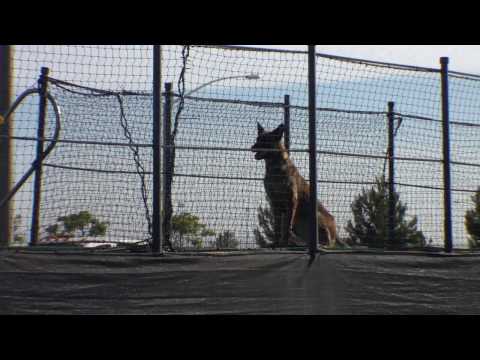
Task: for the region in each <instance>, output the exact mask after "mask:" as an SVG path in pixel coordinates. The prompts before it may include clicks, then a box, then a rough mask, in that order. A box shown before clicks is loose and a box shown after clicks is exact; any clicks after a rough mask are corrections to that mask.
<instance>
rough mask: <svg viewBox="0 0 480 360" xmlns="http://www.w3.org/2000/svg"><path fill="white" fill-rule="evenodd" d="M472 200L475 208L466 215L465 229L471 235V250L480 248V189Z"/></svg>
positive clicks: (469, 240)
mask: <svg viewBox="0 0 480 360" xmlns="http://www.w3.org/2000/svg"><path fill="white" fill-rule="evenodd" d="M471 199H472V201H473V204H474V208H473V209H470V210H467V212H466V214H465V227H466V229H467V232H468V234H469V235H470V236H469V238H468V244H469V245H470V248H477V247H480V187H478V189H477V191H476V192H475V195H473V196H472V198H471Z"/></svg>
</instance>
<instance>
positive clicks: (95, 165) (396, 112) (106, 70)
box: [11, 45, 480, 250]
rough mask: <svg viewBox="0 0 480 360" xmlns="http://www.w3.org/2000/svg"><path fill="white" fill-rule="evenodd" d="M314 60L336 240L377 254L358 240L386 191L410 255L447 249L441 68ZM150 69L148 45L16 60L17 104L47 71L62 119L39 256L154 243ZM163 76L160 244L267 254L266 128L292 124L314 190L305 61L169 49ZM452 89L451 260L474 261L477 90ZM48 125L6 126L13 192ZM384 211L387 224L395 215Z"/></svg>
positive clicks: (46, 50)
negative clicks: (470, 221) (48, 251)
mask: <svg viewBox="0 0 480 360" xmlns="http://www.w3.org/2000/svg"><path fill="white" fill-rule="evenodd" d="M316 59H317V63H316V69H317V70H316V84H317V87H316V91H317V109H316V117H317V134H316V136H317V149H316V150H317V167H318V198H319V200H320V201H321V202H322V204H323V205H324V206H325V207H326V208H327V209H328V211H329V212H330V213H331V214H332V215H333V216H334V217H335V219H336V223H337V228H338V230H337V231H338V236H339V238H340V239H343V240H344V241H345V242H346V243H348V244H349V246H350V247H352V248H359V247H362V246H371V245H372V244H369V243H365V241H363V242H362V241H360V240H359V239H358V236H357V238H355V236H354V235H355V234H357V233H356V232H355V231H356V230H359V229H360V227H359V226H360V225H359V224H358V221H357V220H358V219H356V218H355V209H354V208H355V206H354V205H355V202H356V200H358V198H359V197H360V196H361V195H362V194H364V193H365V194H367V193H368V191H369V190H371V189H372V188H374V187H375V186H377V185H378V184H379V182H380V183H382V184H384V185H385V184H388V183H389V182H390V181H392V180H393V182H392V183H393V184H394V189H395V192H396V193H397V194H398V197H399V200H400V201H401V203H402V205H403V207H402V206H400V205H398V209H397V211H398V212H399V214H400V213H401V215H399V216H400V217H401V218H402V221H404V222H405V224H410V230H411V229H415V231H416V232H415V234H416V236H417V235H418V236H417V239H416V242H415V243H412V244H409V247H410V248H412V247H414V248H419V249H423V250H425V249H435V248H438V249H441V248H443V247H444V244H445V242H446V238H445V200H444V194H445V189H444V185H445V182H444V162H443V160H444V156H443V149H444V147H443V146H444V145H443V139H444V137H443V134H444V133H443V127H442V125H443V117H442V86H441V85H442V82H441V79H442V72H441V71H440V68H439V69H430V68H419V67H413V66H406V65H399V64H386V63H379V62H373V61H365V60H359V59H350V58H344V57H337V56H332V55H326V54H317V56H316ZM152 62H153V60H152V47H151V46H100V45H98V46H83V45H82V46H15V48H14V53H13V74H14V94H15V96H19V95H20V94H21V93H22V92H23V91H24V90H25V89H27V88H31V87H32V86H33V87H36V86H37V85H36V82H37V78H38V76H39V73H40V68H41V67H48V68H49V69H50V75H49V83H48V89H49V93H50V94H51V96H52V97H53V99H54V101H55V103H56V105H57V106H58V108H59V109H60V113H61V132H60V136H59V139H58V142H57V143H56V145H55V148H54V150H53V151H52V152H51V153H50V154H49V156H48V157H47V158H46V159H45V160H44V161H43V174H42V179H41V181H42V186H41V189H42V193H41V197H40V218H39V234H38V239H39V243H49V242H57V243H65V242H70V243H79V242H83V243H84V244H85V243H88V244H98V243H100V244H118V245H134V244H136V245H140V244H151V241H152V216H153V215H152V198H153V195H152V181H153V180H152V174H153V163H152V146H153V137H152V136H153V135H152V116H153V115H152V108H153V100H154V99H153V96H152V82H153V76H152V66H153V65H152ZM161 66H162V71H161V74H162V80H161V81H162V84H161V86H162V90H165V91H164V92H163V94H162V99H161V101H162V108H163V110H164V111H163V112H164V113H163V118H162V121H163V125H164V126H163V129H162V136H163V137H164V141H163V142H162V145H163V146H162V148H163V149H164V153H163V162H164V166H165V167H164V170H163V171H162V177H163V178H164V179H165V182H164V184H163V185H164V192H163V194H162V195H163V197H164V198H165V202H164V209H163V211H162V214H161V216H162V219H166V221H165V222H164V224H163V225H164V228H163V230H164V235H166V239H168V240H169V241H168V242H167V243H166V245H171V247H172V248H173V249H175V250H186V249H189V250H202V249H203V250H208V249H257V248H259V247H264V246H265V243H266V242H265V240H266V239H268V237H269V236H270V237H271V232H272V227H273V226H274V225H273V224H274V222H275V221H273V220H272V216H271V206H270V205H271V204H270V202H269V201H268V199H267V197H266V194H265V187H264V176H265V171H266V169H265V165H264V163H263V161H256V160H255V159H254V154H253V152H252V151H251V147H252V145H253V144H254V143H255V141H256V138H257V123H260V124H261V125H262V126H263V127H264V128H265V129H267V130H273V129H275V128H276V127H277V126H278V125H280V124H282V123H284V124H288V126H287V131H286V132H285V134H284V139H283V142H284V143H285V144H286V145H287V150H288V154H289V158H290V159H291V160H292V161H293V163H294V164H295V166H296V167H297V169H298V171H299V173H300V174H301V175H302V176H303V177H304V178H305V179H306V180H307V181H308V178H309V171H308V161H309V155H308V151H309V147H308V146H309V145H308V130H309V127H308V121H309V117H308V62H307V53H306V52H304V51H283V50H282V51H278V50H267V49H253V48H243V47H234V46H201V45H195V46H194V45H190V46H183V45H164V46H162V59H161ZM448 80H449V90H450V96H449V114H450V146H451V184H452V185H451V187H452V189H451V190H452V219H451V220H452V237H453V246H454V248H455V249H467V248H472V247H473V248H474V247H475V246H476V243H475V241H472V239H471V235H470V234H469V233H468V231H467V230H466V226H465V215H466V213H467V211H468V210H470V209H472V208H474V207H475V204H474V203H473V202H472V199H471V198H472V196H473V195H475V192H476V190H477V187H478V185H479V183H480V176H479V175H480V173H479V171H478V169H479V165H480V159H478V156H477V152H476V151H475V150H476V148H478V145H479V144H478V141H479V140H478V139H479V138H480V133H478V132H477V131H478V129H479V125H480V124H479V123H478V119H477V117H478V114H479V110H480V109H479V108H478V107H479V106H480V105H478V101H477V99H478V95H477V93H478V90H479V89H480V87H479V86H478V85H479V84H480V82H479V80H480V77H477V76H475V75H470V74H461V73H457V72H449V73H448ZM167 83H170V84H172V87H171V90H170V91H167V90H166V89H165V84H167ZM167 98H168V99H169V100H170V101H169V104H170V105H169V107H170V108H169V109H166V108H165V107H166V104H167V103H168V102H167V101H166V100H167ZM287 99H288V100H287ZM389 102H393V103H394V108H393V110H392V109H389V108H388V103H389ZM167 110H168V111H167ZM38 111H39V110H38V97H35V96H32V97H29V98H28V99H26V100H25V101H24V102H22V104H21V105H20V106H19V107H18V108H17V109H16V111H15V113H14V116H13V117H12V119H14V120H13V121H12V124H13V137H14V138H13V148H14V182H17V181H18V180H19V179H20V178H21V177H22V176H23V175H24V174H25V172H26V170H27V169H28V168H29V167H30V166H31V163H32V161H33V160H34V159H35V151H36V143H37V124H38ZM46 114H47V119H46V128H45V138H46V139H47V140H48V139H52V137H53V134H54V132H55V112H54V111H53V110H52V104H51V103H49V104H48V106H47V112H46ZM389 121H390V122H391V123H389ZM392 124H393V137H390V138H389V131H391V130H392V126H391V125H392ZM169 129H170V130H169ZM165 130H167V132H165ZM22 137H23V138H22ZM46 143H48V141H46ZM393 149H394V150H395V155H394V157H393V158H392V157H391V156H389V151H393ZM391 161H394V165H393V166H392V167H390V162H391ZM387 165H388V166H387ZM392 168H393V169H394V173H392V171H391V169H392ZM32 193H33V177H32V178H30V179H29V180H28V181H27V182H25V183H24V184H23V186H22V187H21V189H20V190H19V191H18V192H17V193H16V194H15V196H14V197H13V199H12V200H11V201H12V202H13V208H14V218H15V223H14V228H15V229H14V238H15V239H14V241H13V242H12V243H13V244H16V243H18V244H19V243H22V244H27V243H28V242H29V239H30V233H31V224H32V211H33V209H32ZM385 194H386V195H388V191H387V192H386V193H385ZM370 195H371V196H373V195H372V194H370ZM372 201H373V200H372ZM385 204H387V202H382V203H377V204H376V206H377V208H378V207H381V206H386V205H385ZM357 205H360V203H359V202H358V201H357ZM364 205H365V206H367V205H368V204H364ZM372 206H373V205H372ZM377 210H378V209H377ZM386 210H387V209H385V208H382V209H380V210H378V211H377V212H378V214H383V215H385V216H386V215H387V212H386ZM357 211H358V207H357ZM372 211H373V210H372ZM370 220H371V221H370V223H371V224H370V225H372V224H373V225H375V226H377V227H382V229H370V228H369V229H364V232H366V233H368V231H376V232H377V233H378V232H382V231H383V232H384V236H386V235H385V234H386V231H387V227H388V226H389V224H388V221H387V219H386V218H385V217H384V218H383V219H370ZM356 225H358V226H356ZM397 225H399V224H397ZM355 229H356V230H355ZM354 230H355V231H354ZM398 231H399V234H400V233H402V232H401V231H400V230H398ZM405 231H406V230H405ZM357 232H358V231H357ZM419 233H421V236H420V235H419ZM372 234H373V233H372ZM402 234H403V233H402ZM357 235H358V234H357ZM374 237H375V235H372V238H374ZM373 245H375V244H373ZM376 245H377V246H378V244H376ZM383 245H386V244H385V243H384V244H383Z"/></svg>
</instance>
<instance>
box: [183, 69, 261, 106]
mask: <svg viewBox="0 0 480 360" xmlns="http://www.w3.org/2000/svg"><path fill="white" fill-rule="evenodd" d="M230 79H247V80H258V79H260V75H258V74H253V73H252V74H248V75H234V76H225V77H221V78H218V79H214V80H211V81H209V82H206V83H205V84H202V85H200V86H199V87H197V88H195V89H193V90H190V91H189V92H187V93H186V94H185V95H184V96H190V95H192V94H193V93H196V92H197V91H199V90H201V89H203V88H205V87H207V86H210V85H212V84H213V83H216V82H219V81H224V80H230ZM178 101H179V99H177V100H176V101H175V102H178Z"/></svg>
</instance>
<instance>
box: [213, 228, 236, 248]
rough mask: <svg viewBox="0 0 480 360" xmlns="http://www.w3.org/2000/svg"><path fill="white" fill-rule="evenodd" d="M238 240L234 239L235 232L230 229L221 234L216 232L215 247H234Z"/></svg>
mask: <svg viewBox="0 0 480 360" xmlns="http://www.w3.org/2000/svg"><path fill="white" fill-rule="evenodd" d="M238 245H239V242H238V240H237V239H236V236H235V233H234V232H233V231H230V230H226V231H224V232H223V233H221V234H218V236H217V238H216V239H215V247H216V248H217V249H236V248H238Z"/></svg>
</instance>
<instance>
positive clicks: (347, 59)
mask: <svg viewBox="0 0 480 360" xmlns="http://www.w3.org/2000/svg"><path fill="white" fill-rule="evenodd" d="M192 46H194V47H204V48H217V49H225V50H237V51H253V52H254V51H257V52H274V53H287V54H304V55H307V53H308V52H307V51H306V50H287V49H267V48H262V47H249V46H238V45H192ZM316 56H317V57H321V58H327V59H332V60H339V61H344V62H351V63H356V64H362V65H370V66H377V67H385V68H392V69H398V70H410V71H419V72H434V73H439V72H440V71H441V70H440V69H436V68H429V67H422V66H414V65H404V64H397V63H389V62H382V61H375V60H367V59H360V58H352V57H346V56H339V55H330V54H325V53H319V52H317V53H316Z"/></svg>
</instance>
